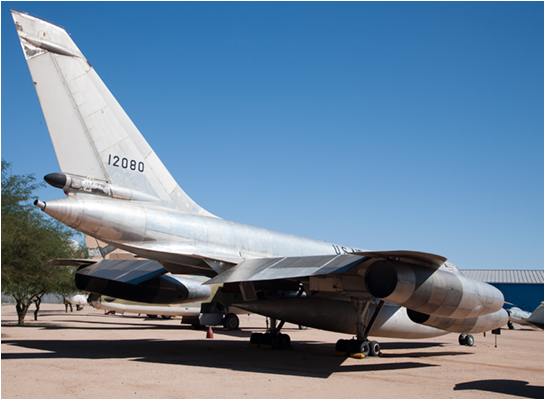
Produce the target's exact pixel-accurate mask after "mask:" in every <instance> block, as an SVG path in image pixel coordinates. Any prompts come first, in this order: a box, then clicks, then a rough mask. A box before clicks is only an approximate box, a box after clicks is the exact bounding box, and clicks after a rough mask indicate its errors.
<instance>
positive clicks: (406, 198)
mask: <svg viewBox="0 0 545 400" xmlns="http://www.w3.org/2000/svg"><path fill="white" fill-rule="evenodd" d="M11 8H13V9H16V10H19V11H26V12H28V13H30V14H32V15H35V16H37V17H40V18H43V19H46V20H48V21H51V22H53V23H55V24H57V25H60V26H63V27H64V28H66V29H67V30H68V32H70V34H71V35H72V38H73V39H74V41H75V42H76V44H77V45H78V47H79V48H80V50H81V51H82V52H83V53H84V54H85V56H86V57H87V59H88V60H89V61H90V63H91V64H92V65H93V67H94V68H95V69H96V71H97V72H98V74H99V75H100V76H101V78H102V79H103V81H104V82H105V83H106V84H107V85H108V87H109V88H110V90H111V91H112V93H113V94H114V96H115V97H116V98H117V99H118V101H119V102H120V103H121V105H122V106H123V107H124V109H125V111H126V112H127V113H128V114H129V116H130V117H131V118H132V119H133V121H134V122H135V124H136V125H137V126H138V128H139V129H140V131H141V132H142V133H143V135H144V136H145V137H146V139H147V140H148V142H149V143H150V145H151V146H152V147H153V149H154V150H155V152H156V153H157V154H158V155H159V157H160V158H161V159H162V161H163V163H164V164H165V165H166V166H167V168H169V170H170V171H171V173H172V175H173V176H174V177H175V179H176V180H177V181H178V183H179V184H180V186H181V187H182V188H183V189H184V190H185V191H186V192H187V193H188V194H189V195H190V196H191V197H192V198H193V199H194V200H195V201H197V202H198V203H199V204H200V205H201V206H203V207H204V208H206V209H208V210H209V211H211V212H212V213H214V214H216V215H219V216H221V217H223V218H225V219H229V220H233V221H236V222H241V223H246V224H250V225H255V226H261V227H264V228H268V229H274V230H278V231H281V232H288V233H292V234H296V235H300V236H305V237H311V238H314V239H320V240H327V241H331V242H335V243H341V244H345V245H349V246H357V247H361V248H368V249H380V250H417V251H426V252H432V253H437V254H441V255H444V256H446V257H448V258H449V259H450V260H451V261H452V262H454V263H455V264H457V265H458V266H459V267H460V268H462V269H477V268H484V269H542V268H543V261H544V260H543V243H544V237H543V217H544V216H543V208H544V202H543V190H544V188H543V149H544V145H543V127H544V121H543V110H544V103H543V99H544V94H543V87H544V82H543V77H544V70H543V59H544V54H543V48H544V43H543V32H544V29H543V3H542V2H523V3H520V2H499V3H498V2H484V3H481V2H478V3H475V2H454V3H450V2H449V3H445V2H441V3H430V2H424V3H420V2H418V3H413V2H403V3H390V2H385V3H384V2H380V3H365V2H364V3H359V2H358V3H354V2H348V3H330V2H326V3H322V2H320V3H311V2H303V3H289V2H288V3H261V2H260V3H247V2H242V3H224V2H221V3H208V2H207V3H178V2H167V3H148V2H138V3H131V2H120V3H118V2H97V3H91V2H74V3H72V2H51V3H49V2H2V3H1V9H2V20H1V21H2V25H1V28H2V37H1V40H2V42H1V53H2V59H1V61H2V63H1V67H2V104H1V105H2V121H1V124H2V125H1V128H2V136H1V138H2V143H1V144H2V148H1V149H2V157H3V158H4V159H6V160H7V161H10V162H12V163H13V172H14V173H18V174H27V173H34V174H35V175H36V177H37V178H39V179H41V178H42V177H43V176H44V175H46V174H48V173H50V172H57V171H58V170H59V168H58V164H57V161H56V158H55V154H54V150H53V146H52V145H51V142H50V140H49V136H48V133H47V127H46V125H45V122H44V119H43V115H42V113H41V109H40V106H39V103H38V100H37V96H36V92H35V91H34V88H33V85H32V81H31V79H30V74H29V71H28V67H27V65H26V62H25V60H24V56H23V53H22V50H21V47H20V45H19V41H18V39H17V35H16V31H15V28H14V25H13V21H12V19H11V15H10V12H9V10H10V9H11ZM39 196H40V198H41V199H43V200H51V199H54V198H59V197H62V196H63V194H62V192H61V191H60V190H58V189H53V188H47V189H44V190H43V191H41V192H40V193H39Z"/></svg>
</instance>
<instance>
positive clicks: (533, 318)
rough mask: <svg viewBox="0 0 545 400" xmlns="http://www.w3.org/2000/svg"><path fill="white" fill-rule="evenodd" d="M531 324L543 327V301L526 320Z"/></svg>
mask: <svg viewBox="0 0 545 400" xmlns="http://www.w3.org/2000/svg"><path fill="white" fill-rule="evenodd" d="M526 322H528V323H529V324H530V325H532V326H535V327H536V328H539V329H543V302H541V304H540V305H539V306H537V308H536V309H535V310H534V311H533V312H532V314H531V315H530V316H529V317H528V319H527V320H526Z"/></svg>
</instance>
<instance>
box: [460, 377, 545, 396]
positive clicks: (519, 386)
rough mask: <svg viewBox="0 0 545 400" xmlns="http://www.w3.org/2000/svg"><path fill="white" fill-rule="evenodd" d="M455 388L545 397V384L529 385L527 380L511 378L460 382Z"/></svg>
mask: <svg viewBox="0 0 545 400" xmlns="http://www.w3.org/2000/svg"><path fill="white" fill-rule="evenodd" d="M454 390H482V391H486V392H493V393H502V394H506V395H510V396H520V397H527V398H530V399H542V398H543V397H544V391H543V386H532V385H528V382H526V381H515V380H511V379H485V380H480V381H471V382H464V383H458V384H456V386H454Z"/></svg>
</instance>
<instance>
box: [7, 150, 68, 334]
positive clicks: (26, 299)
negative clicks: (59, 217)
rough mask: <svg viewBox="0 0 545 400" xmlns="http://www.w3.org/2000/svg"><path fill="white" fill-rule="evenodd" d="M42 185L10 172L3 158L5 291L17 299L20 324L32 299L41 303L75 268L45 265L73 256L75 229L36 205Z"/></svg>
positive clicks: (65, 280) (32, 179)
mask: <svg viewBox="0 0 545 400" xmlns="http://www.w3.org/2000/svg"><path fill="white" fill-rule="evenodd" d="M42 185H43V184H39V183H35V178H34V175H32V174H30V175H13V174H11V164H10V163H8V162H6V161H5V160H2V291H3V292H6V293H8V294H11V295H12V296H13V298H14V299H15V303H16V304H15V307H16V309H17V315H18V324H19V325H23V324H24V319H25V316H26V313H27V311H28V308H29V307H30V305H31V304H32V302H33V301H35V300H37V299H38V303H37V306H38V307H39V301H40V300H41V297H42V296H43V295H44V294H45V293H55V292H58V291H59V290H60V288H61V287H62V288H63V289H62V290H63V291H64V290H66V285H67V284H68V279H69V278H72V282H73V273H74V271H73V269H71V268H68V267H56V266H46V263H47V261H49V260H52V259H55V258H70V257H71V256H72V251H71V248H70V244H71V241H70V237H71V235H72V231H71V230H70V229H68V228H66V227H65V226H64V225H61V224H60V223H58V222H57V221H54V220H52V219H50V218H48V217H46V216H45V215H44V214H43V213H41V211H39V210H38V209H37V208H36V207H33V205H32V203H31V202H32V200H34V199H35V196H33V192H34V191H35V190H36V189H38V188H40V187H42Z"/></svg>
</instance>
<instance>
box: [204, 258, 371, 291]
mask: <svg viewBox="0 0 545 400" xmlns="http://www.w3.org/2000/svg"><path fill="white" fill-rule="evenodd" d="M366 258H367V257H363V256H358V255H349V254H342V255H330V256H307V257H281V258H257V259H248V260H245V261H243V262H241V263H240V264H238V265H236V266H235V267H233V268H231V269H229V270H227V271H226V272H223V273H221V274H219V275H218V276H216V277H215V278H213V279H211V280H209V281H207V282H206V283H207V284H209V285H211V284H216V283H228V282H243V281H264V280H274V279H289V278H298V277H305V276H313V275H326V274H334V273H342V272H346V271H348V270H349V269H351V268H353V267H355V266H356V265H357V264H359V263H360V262H362V261H363V260H365V259H366Z"/></svg>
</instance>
